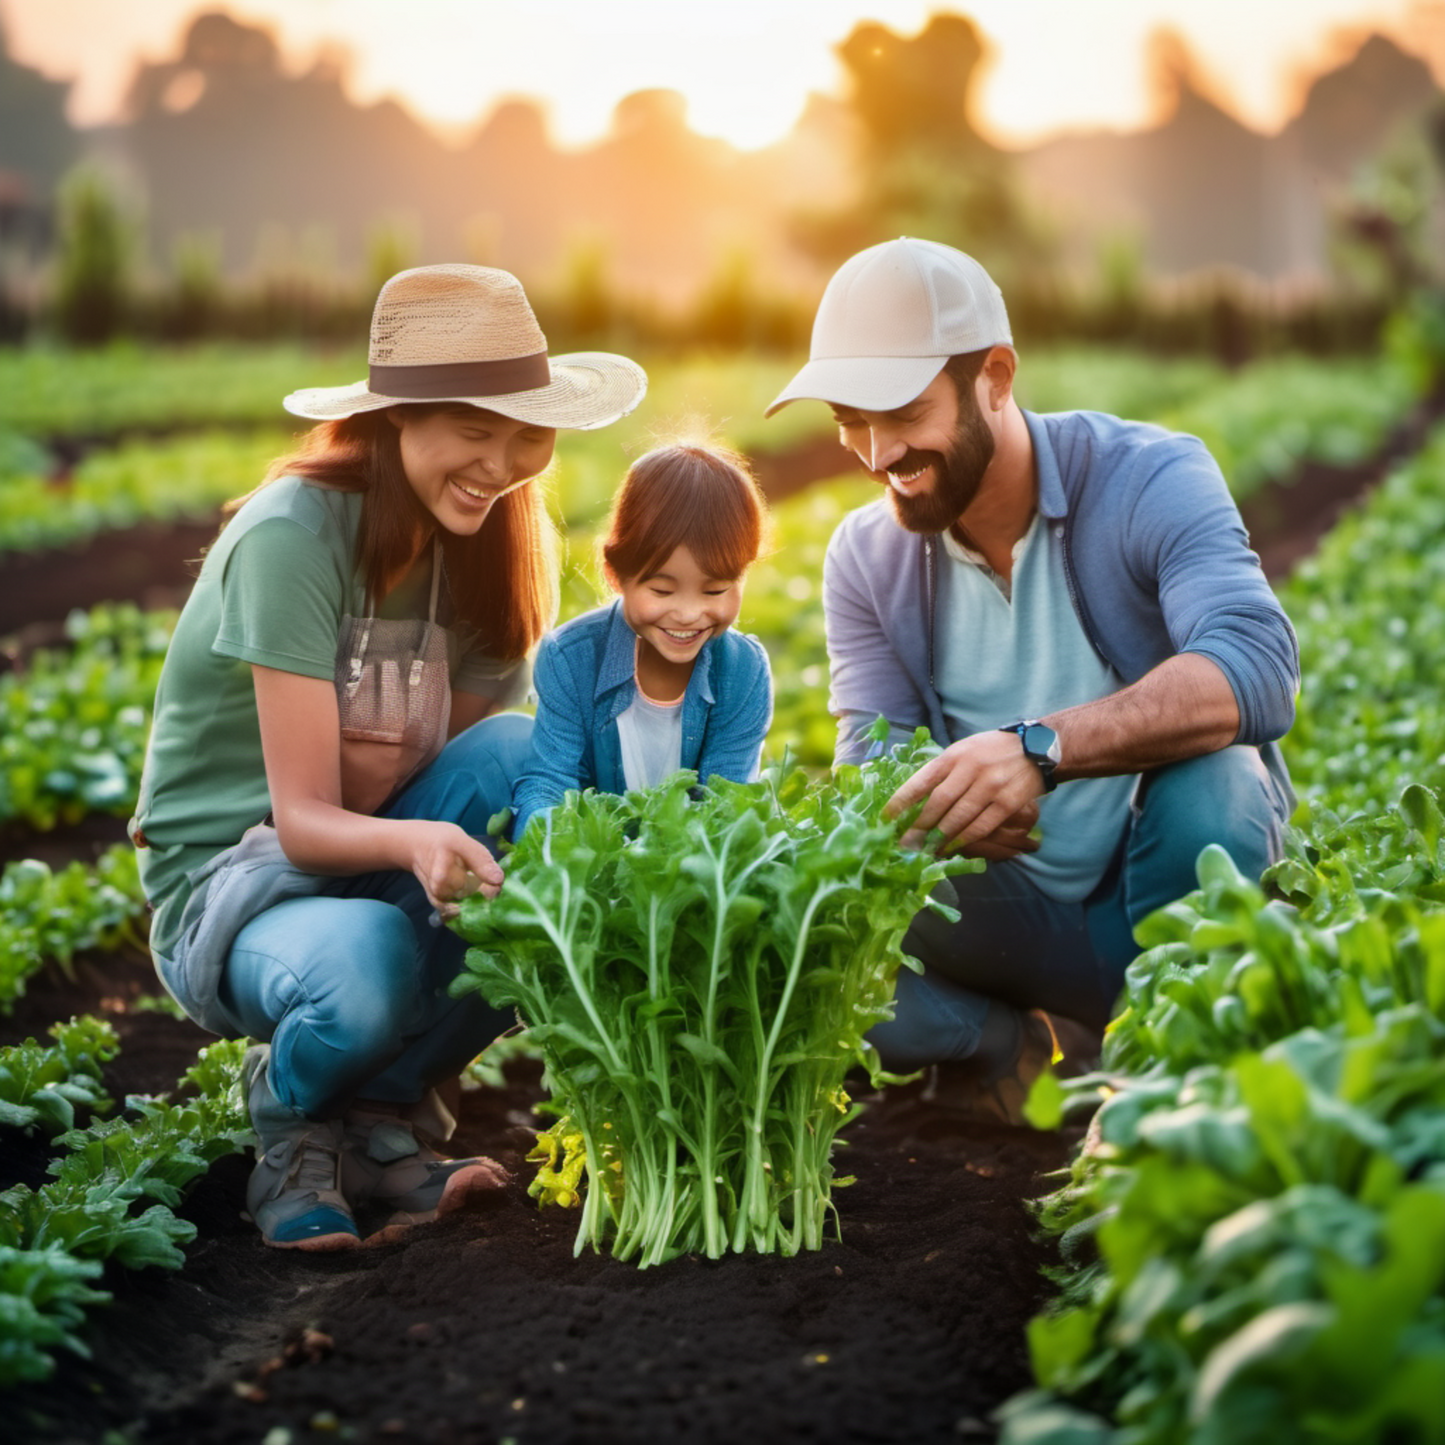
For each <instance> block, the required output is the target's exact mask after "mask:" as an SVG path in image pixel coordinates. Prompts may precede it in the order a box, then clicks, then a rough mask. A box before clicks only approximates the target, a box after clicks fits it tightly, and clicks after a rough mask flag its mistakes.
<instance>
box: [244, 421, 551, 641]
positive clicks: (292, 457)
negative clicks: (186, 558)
mask: <svg viewBox="0 0 1445 1445" xmlns="http://www.w3.org/2000/svg"><path fill="white" fill-rule="evenodd" d="M417 410H418V411H427V412H431V411H443V410H456V407H455V406H454V405H448V404H443V405H440V406H433V405H427V404H425V403H423V404H422V405H420V406H419V407H418V408H417ZM283 476H302V477H305V478H307V480H308V481H312V482H315V483H317V484H318V485H320V486H323V487H335V488H337V489H338V490H341V491H349V492H361V493H363V496H362V502H361V529H360V535H359V537H358V541H357V558H356V560H357V566H358V568H359V570H360V572H361V575H362V577H363V578H364V580H365V583H366V587H367V590H368V592H370V593H372V594H373V595H376V594H378V593H380V592H381V590H382V589H383V587H384V586H385V583H386V579H388V578H391V577H394V576H395V575H396V573H397V572H398V570H399V569H400V568H402V567H404V566H405V565H406V564H407V563H408V561H410V559H411V558H412V557H413V556H414V554H415V551H416V539H417V536H418V534H419V533H420V534H422V535H425V534H427V533H429V532H431V531H432V530H433V529H434V528H435V525H436V524H435V521H434V519H433V517H432V515H431V513H430V512H428V511H427V510H426V508H425V507H423V506H422V504H421V502H420V500H419V499H418V498H417V495H416V492H415V491H414V490H413V489H412V485H411V483H410V482H409V481H408V480H407V476H406V472H405V470H404V469H403V467H402V465H401V446H400V433H399V432H398V430H397V428H396V426H395V425H394V424H393V423H392V421H391V418H390V417H389V416H388V415H387V412H386V411H370V412H360V413H358V414H357V415H356V416H349V417H343V418H342V419H340V420H339V421H326V422H321V423H320V424H319V425H317V426H314V427H312V429H311V430H310V431H309V432H307V433H306V435H305V436H304V437H303V438H302V439H301V443H300V445H299V446H298V447H297V448H296V450H295V451H293V452H291V453H290V454H289V455H287V456H284V457H281V458H278V459H277V460H276V461H275V462H273V463H272V464H271V466H270V468H269V469H268V470H267V473H266V481H267V482H272V481H275V480H276V479H277V478H278V477H283ZM263 485H264V484H263ZM244 500H245V498H240V499H239V500H238V501H237V502H235V503H231V504H229V506H230V509H234V508H235V507H236V506H239V505H240V503H241V502H242V501H244ZM442 555H443V558H444V561H445V567H446V582H447V587H448V590H449V591H450V594H451V599H452V603H453V606H454V607H455V610H456V618H457V621H458V622H459V623H460V624H461V625H462V626H463V628H464V629H465V630H466V631H468V632H471V633H474V634H475V635H476V637H477V645H478V646H479V647H480V648H481V649H482V650H483V651H485V652H486V653H487V654H488V655H489V656H491V657H495V658H499V659H504V660H507V661H513V660H515V659H517V658H520V657H524V656H526V654H527V653H528V652H530V651H531V650H532V648H533V647H535V646H536V645H537V643H538V642H539V641H540V640H541V638H542V635H543V634H544V633H545V632H546V631H547V629H548V628H550V627H551V626H552V624H553V622H554V621H555V620H556V617H557V599H558V584H557V531H556V528H555V527H554V526H553V524H552V519H551V517H550V516H549V514H548V512H547V500H546V494H545V491H544V489H543V485H542V480H541V478H537V479H536V480H534V481H532V482H530V483H528V484H527V485H526V486H523V487H517V488H515V489H514V490H513V491H510V492H507V493H506V494H505V495H504V496H501V497H499V498H498V499H497V500H496V502H494V503H493V505H492V511H491V513H490V515H489V516H488V517H487V520H486V522H485V523H484V525H483V526H482V528H481V530H480V531H479V532H477V533H476V535H475V536H472V537H453V536H452V535H450V534H449V533H446V532H443V533H442Z"/></svg>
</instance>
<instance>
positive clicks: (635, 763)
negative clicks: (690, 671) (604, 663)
mask: <svg viewBox="0 0 1445 1445" xmlns="http://www.w3.org/2000/svg"><path fill="white" fill-rule="evenodd" d="M617 738H618V741H619V742H620V743H621V744H622V777H623V781H624V782H625V783H626V784H627V786H628V787H629V788H651V787H654V786H656V784H658V783H660V782H661V781H662V780H663V779H664V778H665V777H667V776H668V775H669V774H670V773H675V772H676V771H677V770H678V768H680V767H681V766H682V698H680V697H679V698H674V699H673V700H672V701H671V702H654V701H653V699H652V698H650V697H648V696H647V694H646V693H645V692H643V690H642V685H641V684H640V683H635V686H634V689H633V694H632V702H631V703H630V704H629V705H628V706H627V707H626V708H625V709H624V710H623V711H622V712H621V713H619V714H618V717H617Z"/></svg>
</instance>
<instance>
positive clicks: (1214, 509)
mask: <svg viewBox="0 0 1445 1445" xmlns="http://www.w3.org/2000/svg"><path fill="white" fill-rule="evenodd" d="M1173 442H1174V443H1175V444H1174V445H1171V446H1169V447H1167V448H1166V447H1161V448H1160V449H1159V450H1158V452H1157V454H1156V455H1153V456H1149V455H1148V454H1146V458H1145V460H1144V462H1143V464H1142V477H1141V486H1140V491H1139V497H1138V505H1137V506H1136V507H1135V509H1134V512H1133V522H1132V524H1131V531H1132V536H1131V538H1130V541H1131V547H1130V554H1131V556H1133V557H1136V558H1141V559H1143V565H1144V566H1146V567H1147V568H1148V569H1149V570H1150V571H1151V572H1152V574H1153V576H1154V578H1155V579H1156V585H1157V587H1158V595H1159V607H1160V610H1161V612H1162V614H1163V617H1164V622H1165V626H1166V627H1167V628H1168V631H1169V636H1170V639H1171V641H1172V643H1173V645H1174V648H1175V650H1176V651H1178V652H1194V653H1198V654H1199V655H1200V656H1202V657H1207V658H1209V659H1210V660H1211V661H1212V662H1214V663H1215V664H1216V665H1217V666H1218V667H1219V668H1220V670H1221V671H1222V672H1223V673H1224V675H1225V677H1226V678H1227V679H1228V680H1229V685H1230V687H1231V689H1232V690H1233V692H1234V696H1235V701H1236V703H1237V704H1238V707H1239V733H1238V736H1237V738H1236V741H1237V742H1241V743H1249V744H1253V745H1255V746H1258V745H1260V744H1263V743H1267V742H1273V741H1275V740H1276V739H1278V738H1280V737H1282V736H1283V735H1284V734H1285V733H1286V732H1288V731H1289V729H1290V726H1291V725H1292V724H1293V722H1294V713H1295V698H1296V696H1297V694H1298V691H1299V679H1300V673H1299V644H1298V641H1297V640H1296V637H1295V632H1294V628H1293V627H1292V626H1291V625H1290V621H1289V618H1288V617H1287V616H1286V615H1285V612H1284V609H1283V608H1282V607H1281V606H1280V604H1279V601H1278V599H1277V598H1276V597H1275V595H1274V592H1273V590H1272V589H1271V588H1270V585H1269V583H1268V581H1267V580H1266V578H1265V575H1264V572H1263V569H1262V568H1261V567H1260V565H1259V558H1258V557H1257V556H1256V555H1255V554H1254V552H1252V551H1251V550H1250V547H1249V538H1248V535H1247V533H1246V532H1245V529H1244V523H1243V521H1242V520H1241V519H1240V515H1239V509H1238V507H1237V506H1236V505H1235V502H1234V499H1233V497H1232V496H1231V495H1230V493H1229V488H1228V486H1227V485H1226V483H1225V481H1224V477H1223V475H1222V474H1221V472H1220V470H1219V467H1218V465H1217V464H1216V463H1215V461H1214V459H1213V457H1211V456H1210V455H1209V453H1208V452H1207V451H1206V450H1205V448H1204V446H1203V444H1202V443H1200V442H1198V441H1197V440H1195V439H1194V438H1192V437H1180V438H1175V439H1173ZM1149 450H1150V452H1151V453H1152V452H1154V451H1155V449H1153V448H1151V449H1149Z"/></svg>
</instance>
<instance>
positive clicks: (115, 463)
mask: <svg viewBox="0 0 1445 1445" xmlns="http://www.w3.org/2000/svg"><path fill="white" fill-rule="evenodd" d="M291 445H292V442H291V433H290V432H288V431H281V430H277V429H271V430H267V431H256V432H253V433H241V434H235V433H231V432H216V431H208V432H202V433H200V434H198V435H193V436H185V437H181V438H173V439H169V440H166V441H134V440H132V441H126V442H124V443H122V444H121V445H119V446H117V447H113V448H108V449H106V450H103V451H97V452H95V453H93V454H92V455H90V456H88V457H86V459H85V460H84V461H82V462H81V463H80V465H79V466H78V467H77V468H76V469H75V472H74V475H73V476H72V477H71V478H70V479H69V480H68V481H66V482H64V483H55V482H51V481H48V480H47V479H46V478H45V477H44V476H43V475H39V474H36V473H29V474H20V475H11V476H4V475H0V553H3V552H12V551H13V552H20V551H30V550H34V549H36V548H41V547H58V546H61V545H64V544H68V543H71V542H78V541H82V540H84V539H85V538H87V537H92V536H94V535H96V534H97V533H99V532H106V531H112V530H115V529H118V528H121V527H133V526H136V525H137V524H138V523H141V522H170V521H174V520H177V519H182V518H184V519H193V520H201V519H204V518H207V517H211V516H214V515H215V513H216V510H217V508H218V507H219V506H220V505H221V503H222V502H224V501H228V500H229V499H230V498H232V497H239V496H242V495H244V494H245V493H246V492H249V491H250V490H251V489H252V488H253V487H254V486H256V485H257V483H258V482H260V480H261V478H262V476H263V475H264V474H265V471H266V468H267V466H268V465H269V464H270V462H271V460H272V458H274V457H277V456H280V455H281V454H282V453H283V452H285V451H287V450H289V448H290V447H291Z"/></svg>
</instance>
